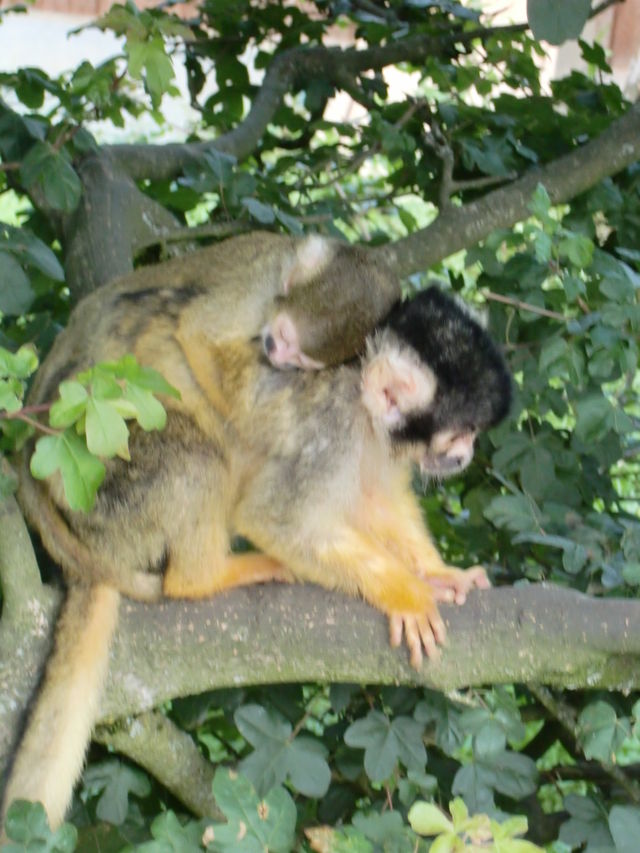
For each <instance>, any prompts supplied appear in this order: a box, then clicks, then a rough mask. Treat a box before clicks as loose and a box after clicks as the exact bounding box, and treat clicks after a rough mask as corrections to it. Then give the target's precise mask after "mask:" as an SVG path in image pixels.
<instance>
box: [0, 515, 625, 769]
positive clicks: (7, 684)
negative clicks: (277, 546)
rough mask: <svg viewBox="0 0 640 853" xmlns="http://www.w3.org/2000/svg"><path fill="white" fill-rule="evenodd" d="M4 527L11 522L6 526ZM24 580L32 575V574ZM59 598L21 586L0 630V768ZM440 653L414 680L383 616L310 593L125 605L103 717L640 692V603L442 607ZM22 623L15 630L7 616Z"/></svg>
mask: <svg viewBox="0 0 640 853" xmlns="http://www.w3.org/2000/svg"><path fill="white" fill-rule="evenodd" d="M12 504H13V508H12V509H10V510H9V515H8V516H7V514H6V510H5V514H4V515H3V518H2V522H3V538H2V540H1V541H2V548H0V581H1V582H2V586H3V589H5V590H8V589H11V588H16V584H15V579H16V578H20V577H21V573H22V567H23V566H25V565H26V566H27V567H29V566H31V567H32V566H33V564H32V560H33V555H32V551H31V544H30V542H29V540H28V538H25V535H26V533H25V530H24V523H23V521H22V518H21V515H20V513H19V510H18V509H17V507H15V503H14V502H13V501H11V500H9V501H6V502H5V504H3V505H2V506H9V507H10V506H11V505H12ZM7 517H8V518H9V521H10V524H7V523H6V521H7ZM29 574H30V572H29ZM58 600H59V596H57V595H56V594H55V592H53V591H52V590H51V588H50V587H48V586H46V585H43V586H41V587H40V588H38V589H37V590H34V589H33V588H30V586H29V585H26V586H25V594H24V598H22V597H21V596H20V597H16V596H13V595H12V597H11V599H8V600H6V601H5V612H4V613H3V619H2V622H1V623H0V628H1V629H2V630H1V631H0V766H1V765H2V763H3V759H5V760H6V757H7V754H8V751H9V749H10V746H11V743H12V739H13V733H14V732H15V730H16V727H17V721H18V718H19V716H20V713H21V710H22V709H23V708H24V707H25V705H26V702H27V698H28V696H29V693H30V692H31V690H32V689H33V686H34V684H35V683H36V680H37V677H38V673H39V671H40V668H41V665H42V661H43V659H44V657H45V655H46V652H47V649H48V636H49V634H50V632H51V630H52V626H53V624H54V621H55V615H56V610H57V603H58ZM442 614H443V617H444V619H445V622H446V623H447V627H448V641H447V644H446V646H445V647H444V648H443V649H442V654H441V656H440V657H439V659H438V660H434V661H427V662H426V663H425V664H424V665H423V667H422V669H421V670H420V671H419V672H416V671H415V670H413V669H412V668H411V667H410V666H409V662H408V655H407V652H406V650H405V649H404V648H400V649H391V648H390V646H389V643H388V637H387V623H386V618H385V617H384V616H383V615H382V614H381V613H379V612H377V611H375V610H373V609H372V608H371V607H369V606H368V605H367V604H365V603H364V602H362V601H358V600H356V599H350V598H346V597H345V596H343V595H340V594H338V593H331V592H328V591H326V590H324V589H321V588H319V587H315V586H311V585H294V586H286V585H279V584H272V585H267V586H259V587H253V588H249V589H240V590H236V591H234V592H232V593H229V594H226V595H221V596H218V597H216V598H214V599H211V600H207V601H201V602H186V601H166V602H163V603H161V604H157V605H143V604H140V603H136V602H133V601H128V600H123V602H122V604H121V609H120V623H119V628H118V632H117V636H116V639H115V642H114V646H113V649H112V654H111V668H110V675H109V679H108V683H107V688H106V691H105V695H104V698H103V701H102V706H101V713H100V719H101V720H102V722H110V721H113V720H115V719H117V718H120V717H123V716H126V715H135V714H140V713H142V712H145V711H148V710H150V709H152V708H154V707H156V706H157V705H159V704H161V703H162V702H165V701H166V700H168V699H171V698H173V697H176V696H186V695H189V694H194V693H200V692H202V691H204V690H211V689H213V688H217V687H237V686H240V685H243V684H258V683H283V682H293V681H324V682H340V681H357V682H361V683H365V682H375V683H379V684H398V683H403V684H415V685H425V686H428V687H432V688H435V689H438V690H445V691H447V690H453V689H456V688H460V687H465V686H469V685H481V684H488V683H491V684H500V683H511V682H538V683H546V684H550V685H556V686H559V687H566V688H575V689H578V688H596V687H598V688H602V689H619V690H631V689H634V688H638V687H640V602H638V601H629V600H626V599H596V598H590V597H588V596H585V595H581V594H579V593H577V592H573V591H570V590H563V589H561V588H559V587H552V586H545V585H531V586H520V587H517V588H511V587H503V588H499V589H493V590H489V591H487V592H475V593H473V594H472V595H470V597H469V600H468V601H467V603H466V604H465V605H464V606H463V607H454V606H446V607H442ZM18 615H19V617H20V618H19V619H18V618H17V617H18Z"/></svg>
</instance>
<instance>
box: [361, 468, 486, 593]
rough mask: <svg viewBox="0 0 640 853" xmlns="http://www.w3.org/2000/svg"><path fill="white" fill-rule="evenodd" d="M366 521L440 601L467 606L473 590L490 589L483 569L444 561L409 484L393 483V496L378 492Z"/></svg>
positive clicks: (374, 532)
mask: <svg viewBox="0 0 640 853" xmlns="http://www.w3.org/2000/svg"><path fill="white" fill-rule="evenodd" d="M366 518H367V519H368V523H369V524H370V525H371V533H372V535H373V536H374V537H375V538H377V539H380V540H381V541H382V542H385V543H386V544H387V547H388V548H389V549H390V550H391V551H393V553H394V554H396V556H397V557H398V559H399V560H401V561H402V562H403V563H404V565H405V566H406V567H407V568H408V569H410V570H411V571H413V572H415V574H417V575H418V577H421V578H424V579H425V580H426V581H428V583H429V584H430V585H431V586H432V587H433V591H434V597H435V599H436V600H437V601H441V602H449V603H453V602H455V603H456V604H464V602H465V600H466V597H467V593H468V592H469V590H470V589H473V588H474V587H477V588H478V589H488V588H489V587H490V586H491V584H490V582H489V579H488V578H487V574H486V572H485V570H484V569H483V568H482V566H473V567H472V568H469V569H466V570H462V569H458V568H456V567H455V566H449V565H447V563H445V562H444V560H443V559H442V557H441V556H440V554H439V553H438V550H437V548H436V547H435V545H434V544H433V542H432V541H431V538H430V537H429V533H428V531H427V530H426V528H425V524H424V520H423V518H422V513H421V511H420V507H419V505H418V502H417V500H416V498H415V495H414V494H413V492H412V490H411V488H410V486H409V485H408V483H403V482H401V481H399V482H398V483H396V484H394V487H393V489H392V491H391V493H390V494H384V495H383V494H382V493H379V492H376V493H375V494H374V495H373V496H372V497H371V499H370V500H369V502H368V503H367V507H366Z"/></svg>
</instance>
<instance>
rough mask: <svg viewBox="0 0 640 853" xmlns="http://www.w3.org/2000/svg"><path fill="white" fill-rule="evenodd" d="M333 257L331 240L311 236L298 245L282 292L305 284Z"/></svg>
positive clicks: (333, 250) (316, 235)
mask: <svg viewBox="0 0 640 853" xmlns="http://www.w3.org/2000/svg"><path fill="white" fill-rule="evenodd" d="M334 255H335V246H334V244H333V243H332V242H331V240H327V239H326V237H321V236H320V235H319V234H311V235H310V236H309V237H305V238H304V240H301V241H300V242H299V243H298V246H297V248H296V254H295V258H294V261H293V266H292V267H291V268H290V269H289V270H288V273H287V276H286V278H285V281H284V292H285V293H289V291H290V290H291V288H293V287H296V286H297V285H299V284H306V282H308V281H310V280H311V279H312V278H313V277H314V276H316V275H318V273H320V272H322V270H323V269H324V268H325V267H326V266H327V265H328V264H329V263H330V262H331V260H332V259H333V256H334Z"/></svg>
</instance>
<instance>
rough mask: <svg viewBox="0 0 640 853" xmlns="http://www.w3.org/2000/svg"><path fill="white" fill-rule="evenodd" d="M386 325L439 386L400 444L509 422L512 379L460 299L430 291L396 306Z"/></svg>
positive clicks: (402, 432) (403, 431)
mask: <svg viewBox="0 0 640 853" xmlns="http://www.w3.org/2000/svg"><path fill="white" fill-rule="evenodd" d="M384 326H385V327H386V328H388V329H390V330H392V331H393V332H394V333H395V335H396V336H397V337H398V338H399V340H400V341H401V343H403V344H406V345H408V346H410V347H412V349H414V350H415V351H416V353H418V355H419V356H420V359H421V360H422V361H424V362H426V364H428V366H429V367H430V368H431V370H433V372H434V373H435V375H436V379H437V382H438V384H437V389H436V396H435V398H434V402H433V404H432V405H431V406H430V408H429V411H428V412H424V413H416V415H414V416H413V417H410V418H409V420H408V421H407V423H406V424H405V426H404V427H403V428H402V429H401V430H400V431H399V433H396V435H395V437H396V438H397V439H400V440H403V439H404V440H406V441H412V440H418V441H420V440H425V439H428V438H429V437H430V436H431V435H433V434H434V433H436V432H438V431H439V430H444V429H464V430H467V429H475V430H483V429H487V428H488V427H492V426H495V424H497V423H498V422H499V421H501V420H502V419H503V418H504V417H505V415H506V414H507V412H508V411H509V406H510V404H511V377H510V375H509V371H508V369H507V366H506V364H505V361H504V358H503V357H502V355H501V353H500V351H499V349H498V347H497V346H496V344H495V343H494V342H493V340H492V339H491V337H490V336H489V334H488V333H487V332H486V330H485V329H483V327H482V326H481V325H480V323H478V321H477V320H475V319H474V318H473V317H472V316H471V314H470V313H469V312H468V311H467V310H465V308H464V307H463V306H462V305H460V304H459V303H458V302H457V301H456V300H455V299H453V298H451V297H450V296H448V295H447V294H445V293H443V292H442V291H441V290H439V289H438V288H437V287H429V288H428V289H427V290H423V291H421V292H420V293H418V295H417V296H416V297H415V298H414V299H411V300H408V301H405V302H398V303H396V305H395V306H394V307H393V308H392V309H391V312H390V314H389V315H388V317H387V319H386V321H385V322H384Z"/></svg>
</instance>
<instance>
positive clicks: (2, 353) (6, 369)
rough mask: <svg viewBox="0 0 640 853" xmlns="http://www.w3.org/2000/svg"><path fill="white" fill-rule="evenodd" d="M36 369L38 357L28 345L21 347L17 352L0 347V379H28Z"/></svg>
mask: <svg viewBox="0 0 640 853" xmlns="http://www.w3.org/2000/svg"><path fill="white" fill-rule="evenodd" d="M37 367H38V356H37V355H36V353H35V351H34V349H33V347H32V346H31V345H30V344H25V345H23V346H21V347H20V349H19V350H18V351H17V352H9V350H7V349H5V348H4V347H0V377H5V376H9V377H15V378H16V379H28V377H29V376H31V374H32V373H33V372H34V371H35V370H36V368H37Z"/></svg>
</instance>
